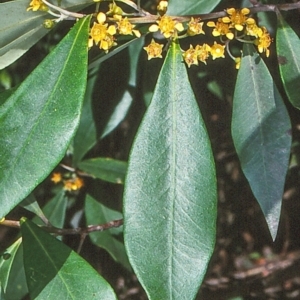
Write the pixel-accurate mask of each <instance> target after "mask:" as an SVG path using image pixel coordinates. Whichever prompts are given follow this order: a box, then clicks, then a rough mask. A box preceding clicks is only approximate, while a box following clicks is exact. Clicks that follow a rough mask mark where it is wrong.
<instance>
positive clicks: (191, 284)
mask: <svg viewBox="0 0 300 300" xmlns="http://www.w3.org/2000/svg"><path fill="white" fill-rule="evenodd" d="M215 223H216V179H215V167H214V161H213V156H212V152H211V147H210V142H209V137H208V135H207V132H206V128H205V125H204V122H203V119H202V116H201V114H200V111H199V108H198V106H197V102H196V99H195V96H194V94H193V91H192V88H191V86H190V83H189V80H188V76H187V71H186V68H185V65H184V64H183V63H182V56H181V51H180V48H179V46H178V45H177V44H175V43H174V44H173V45H172V47H171V49H170V50H169V52H168V54H167V57H166V60H165V62H164V65H163V67H162V70H161V73H160V76H159V78H158V82H157V86H156V89H155V92H154V96H153V99H152V101H151V104H150V106H149V108H148V110H147V112H146V114H145V116H144V119H143V121H142V124H141V126H140V128H139V130H138V133H137V135H136V139H135V142H134V145H133V147H132V151H131V155H130V160H129V166H128V173H127V177H126V182H125V194H124V234H125V237H124V238H125V246H126V249H127V254H128V257H129V261H130V263H131V265H132V267H133V268H134V271H135V272H136V274H137V276H138V278H139V280H140V282H141V283H142V285H143V287H144V288H145V290H146V292H147V294H148V296H149V298H150V299H151V300H156V299H157V300H161V299H172V300H175V299H180V300H182V299H193V298H194V297H195V295H196V293H197V291H198V288H199V286H200V284H201V281H202V279H203V276H204V274H205V272H206V268H207V264H208V261H209V259H210V256H211V254H212V251H213V248H214V242H215Z"/></svg>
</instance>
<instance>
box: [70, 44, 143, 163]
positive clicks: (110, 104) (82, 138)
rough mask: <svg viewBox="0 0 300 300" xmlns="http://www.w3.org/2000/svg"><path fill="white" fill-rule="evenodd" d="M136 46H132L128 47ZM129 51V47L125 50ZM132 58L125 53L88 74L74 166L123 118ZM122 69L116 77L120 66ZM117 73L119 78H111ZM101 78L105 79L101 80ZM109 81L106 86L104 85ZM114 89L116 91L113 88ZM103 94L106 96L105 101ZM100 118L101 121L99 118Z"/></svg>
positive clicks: (75, 142) (75, 147)
mask: <svg viewBox="0 0 300 300" xmlns="http://www.w3.org/2000/svg"><path fill="white" fill-rule="evenodd" d="M138 45H139V44H137V43H134V44H133V45H132V47H133V46H134V47H136V46H138ZM129 48H130V47H129ZM135 63H136V58H135V57H129V56H128V51H127V50H126V51H124V52H122V53H120V54H119V55H116V56H115V58H114V60H110V61H107V62H105V63H104V64H102V65H101V66H100V68H99V70H100V71H98V69H96V68H93V69H92V70H91V71H90V76H89V80H88V87H87V91H86V96H85V102H84V106H83V111H82V117H81V120H80V125H79V128H78V131H77V133H76V135H75V138H74V156H73V165H74V166H75V167H77V165H78V163H79V162H80V160H81V159H82V158H83V157H84V155H85V154H86V153H87V152H88V151H89V150H90V149H91V148H92V147H93V146H94V145H95V144H96V143H97V141H98V140H99V139H103V138H104V137H106V136H107V135H108V134H110V133H111V132H112V131H113V130H114V129H115V128H116V127H117V126H118V125H119V124H120V123H121V122H122V121H123V120H124V118H125V117H126V115H127V112H128V110H129V108H130V106H131V104H132V100H133V97H132V95H131V93H130V89H132V88H131V87H128V81H131V80H132V77H133V75H132V72H133V71H132V70H131V72H130V76H128V75H129V74H128V71H127V70H128V69H129V64H131V65H132V64H133V65H134V64H135ZM121 64H122V69H123V70H124V71H123V72H121V74H119V73H120V72H119V70H120V67H119V66H120V65H121ZM116 73H118V74H119V76H117V77H116V76H115V74H116ZM104 77H105V79H106V80H103V78H104ZM107 82H110V84H107ZM116 86H118V89H116V88H115V87H116ZM107 95H110V96H109V98H108V97H107ZM99 115H101V118H99Z"/></svg>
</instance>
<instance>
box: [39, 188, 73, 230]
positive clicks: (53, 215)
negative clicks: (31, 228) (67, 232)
mask: <svg viewBox="0 0 300 300" xmlns="http://www.w3.org/2000/svg"><path fill="white" fill-rule="evenodd" d="M67 204H68V198H67V197H66V193H65V191H64V190H63V189H61V190H60V191H59V192H58V193H57V194H56V195H55V196H54V197H53V198H52V199H51V200H49V202H47V204H46V205H45V206H44V207H43V212H44V214H45V216H46V217H47V219H48V221H49V222H50V223H51V225H53V226H55V227H58V228H62V227H63V226H64V223H65V216H66V210H67ZM34 223H36V224H38V225H45V224H44V223H42V222H41V220H40V219H37V218H34Z"/></svg>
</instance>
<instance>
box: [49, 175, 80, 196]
mask: <svg viewBox="0 0 300 300" xmlns="http://www.w3.org/2000/svg"><path fill="white" fill-rule="evenodd" d="M67 175H68V176H66V175H62V174H61V173H53V174H52V177H51V181H53V182H54V183H55V184H57V183H60V182H62V183H63V188H64V190H66V191H69V192H71V191H78V190H80V189H81V188H82V187H83V186H84V181H83V179H82V178H80V177H78V176H77V175H76V174H75V173H74V174H72V175H71V176H70V174H67Z"/></svg>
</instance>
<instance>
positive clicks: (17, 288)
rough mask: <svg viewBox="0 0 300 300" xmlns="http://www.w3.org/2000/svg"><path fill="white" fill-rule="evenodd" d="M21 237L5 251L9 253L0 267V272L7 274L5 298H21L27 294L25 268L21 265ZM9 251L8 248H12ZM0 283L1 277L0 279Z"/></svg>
mask: <svg viewBox="0 0 300 300" xmlns="http://www.w3.org/2000/svg"><path fill="white" fill-rule="evenodd" d="M21 241H22V239H21V238H19V239H18V240H17V241H16V242H15V243H14V244H13V245H12V246H11V247H10V248H9V249H7V252H9V253H10V254H11V256H10V257H9V259H7V260H6V261H5V262H4V264H3V268H2V267H0V274H1V275H3V276H7V282H6V288H5V290H4V295H5V299H7V300H14V299H23V298H24V296H25V295H27V294H28V288H27V282H26V277H25V270H24V266H23V244H22V243H21ZM12 248H13V250H12V251H10V249H12ZM6 263H7V264H10V268H6V267H7V265H6ZM0 282H1V283H2V278H1V279H0Z"/></svg>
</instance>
